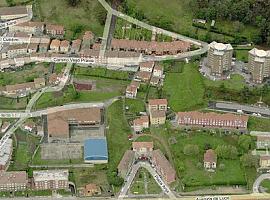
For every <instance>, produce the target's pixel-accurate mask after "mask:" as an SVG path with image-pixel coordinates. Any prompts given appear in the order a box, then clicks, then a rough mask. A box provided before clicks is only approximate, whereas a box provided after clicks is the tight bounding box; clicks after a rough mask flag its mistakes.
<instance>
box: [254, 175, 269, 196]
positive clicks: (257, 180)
mask: <svg viewBox="0 0 270 200" xmlns="http://www.w3.org/2000/svg"><path fill="white" fill-rule="evenodd" d="M265 179H270V173H267V174H262V175H260V176H259V177H258V178H257V179H256V180H255V182H254V184H253V193H255V194H256V193H260V189H259V188H260V184H261V182H262V181H263V180H265Z"/></svg>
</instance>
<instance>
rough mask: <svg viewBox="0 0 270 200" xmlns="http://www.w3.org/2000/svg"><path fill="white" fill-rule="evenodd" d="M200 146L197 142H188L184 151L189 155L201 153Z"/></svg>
mask: <svg viewBox="0 0 270 200" xmlns="http://www.w3.org/2000/svg"><path fill="white" fill-rule="evenodd" d="M199 151H200V150H199V147H198V145H196V144H187V145H185V147H184V150H183V153H184V154H185V155H188V156H194V155H198V154H199Z"/></svg>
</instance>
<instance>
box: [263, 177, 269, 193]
mask: <svg viewBox="0 0 270 200" xmlns="http://www.w3.org/2000/svg"><path fill="white" fill-rule="evenodd" d="M261 186H262V187H264V188H265V189H266V192H267V193H270V180H264V181H263V182H262V183H261Z"/></svg>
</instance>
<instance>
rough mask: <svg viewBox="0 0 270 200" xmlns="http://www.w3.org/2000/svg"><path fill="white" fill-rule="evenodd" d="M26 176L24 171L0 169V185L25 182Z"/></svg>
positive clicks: (26, 180)
mask: <svg viewBox="0 0 270 200" xmlns="http://www.w3.org/2000/svg"><path fill="white" fill-rule="evenodd" d="M27 182H28V177H27V174H26V172H25V171H14V172H4V171H0V185H4V184H14V183H16V184H27Z"/></svg>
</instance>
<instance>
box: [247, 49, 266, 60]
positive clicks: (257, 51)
mask: <svg viewBox="0 0 270 200" xmlns="http://www.w3.org/2000/svg"><path fill="white" fill-rule="evenodd" d="M249 53H250V54H252V55H253V56H256V57H259V58H265V57H270V51H264V50H260V49H257V48H253V49H251V50H250V51H249Z"/></svg>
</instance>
